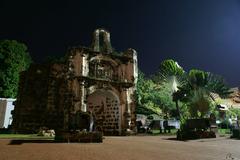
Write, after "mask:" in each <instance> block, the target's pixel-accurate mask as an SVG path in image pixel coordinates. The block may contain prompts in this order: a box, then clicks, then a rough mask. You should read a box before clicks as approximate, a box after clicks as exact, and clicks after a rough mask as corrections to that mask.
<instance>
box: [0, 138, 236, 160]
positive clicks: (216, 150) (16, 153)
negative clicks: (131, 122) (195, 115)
mask: <svg viewBox="0 0 240 160" xmlns="http://www.w3.org/2000/svg"><path fill="white" fill-rule="evenodd" d="M53 159H56V160H225V159H229V160H230V159H234V160H238V159H239V160H240V140H232V139H229V138H225V137H219V138H216V139H202V140H191V141H187V142H182V141H176V140H174V137H167V136H129V137H105V139H104V142H103V143H91V144H87V143H54V142H53V141H34V140H32V141H30V140H29V141H27V140H26V141H16V140H15V141H11V140H7V139H0V160H53Z"/></svg>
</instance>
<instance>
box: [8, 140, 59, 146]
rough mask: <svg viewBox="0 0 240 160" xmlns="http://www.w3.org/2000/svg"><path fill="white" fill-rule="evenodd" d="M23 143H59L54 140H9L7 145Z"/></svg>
mask: <svg viewBox="0 0 240 160" xmlns="http://www.w3.org/2000/svg"><path fill="white" fill-rule="evenodd" d="M23 143H59V142H56V141H54V140H22V139H21V140H16V139H14V140H11V142H10V143H9V144H8V145H21V144H23Z"/></svg>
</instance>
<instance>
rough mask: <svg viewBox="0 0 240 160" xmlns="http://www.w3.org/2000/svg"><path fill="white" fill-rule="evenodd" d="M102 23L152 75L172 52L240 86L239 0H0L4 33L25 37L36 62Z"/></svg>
mask: <svg viewBox="0 0 240 160" xmlns="http://www.w3.org/2000/svg"><path fill="white" fill-rule="evenodd" d="M98 27H103V28H106V29H107V30H109V31H110V32H111V39H112V45H113V47H114V48H115V49H116V50H118V51H124V50H126V49H127V48H134V49H136V50H137V52H138V59H139V67H140V69H141V70H142V71H143V72H145V73H146V74H148V75H149V74H152V73H154V72H155V71H156V70H157V69H158V66H159V64H160V63H161V61H162V60H164V59H167V58H172V59H175V60H176V61H178V63H179V64H180V65H181V66H182V67H183V68H184V69H185V70H186V71H188V70H189V69H191V68H198V69H202V70H205V71H210V72H213V73H215V74H220V75H222V76H223V77H225V79H226V81H227V82H228V83H229V84H230V85H231V86H240V71H239V69H240V0H119V1H117V0H95V1H93V0H86V1H83V0H76V1H71V0H68V1H65V2H63V1H60V0H58V1H55V2H54V1H53V0H47V1H45V0H31V1H24V0H21V1H20V0H0V39H16V40H19V41H22V42H24V43H26V44H27V46H28V48H29V51H30V54H31V56H32V57H33V59H34V61H35V62H42V61H43V60H44V58H45V57H46V56H47V55H59V56H61V55H64V54H65V52H66V50H67V48H68V46H74V45H85V46H89V45H90V43H91V38H92V32H93V31H94V29H96V28H98Z"/></svg>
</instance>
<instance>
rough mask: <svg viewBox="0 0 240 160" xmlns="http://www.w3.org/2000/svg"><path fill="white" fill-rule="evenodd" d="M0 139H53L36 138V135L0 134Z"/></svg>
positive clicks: (49, 138)
mask: <svg viewBox="0 0 240 160" xmlns="http://www.w3.org/2000/svg"><path fill="white" fill-rule="evenodd" d="M0 139H48V140H51V139H54V138H53V137H43V136H37V134H0Z"/></svg>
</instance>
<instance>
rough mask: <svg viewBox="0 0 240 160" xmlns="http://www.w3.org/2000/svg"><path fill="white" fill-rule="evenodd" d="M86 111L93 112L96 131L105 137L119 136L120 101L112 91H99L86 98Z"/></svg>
mask: <svg viewBox="0 0 240 160" xmlns="http://www.w3.org/2000/svg"><path fill="white" fill-rule="evenodd" d="M87 110H88V111H91V112H93V115H94V117H95V128H96V129H97V130H99V131H103V133H104V134H105V135H118V134H120V131H121V124H120V122H121V121H120V101H119V97H118V96H117V95H116V94H115V93H114V92H113V91H111V90H106V89H99V90H96V91H95V92H93V93H92V94H90V95H89V96H88V97H87Z"/></svg>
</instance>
